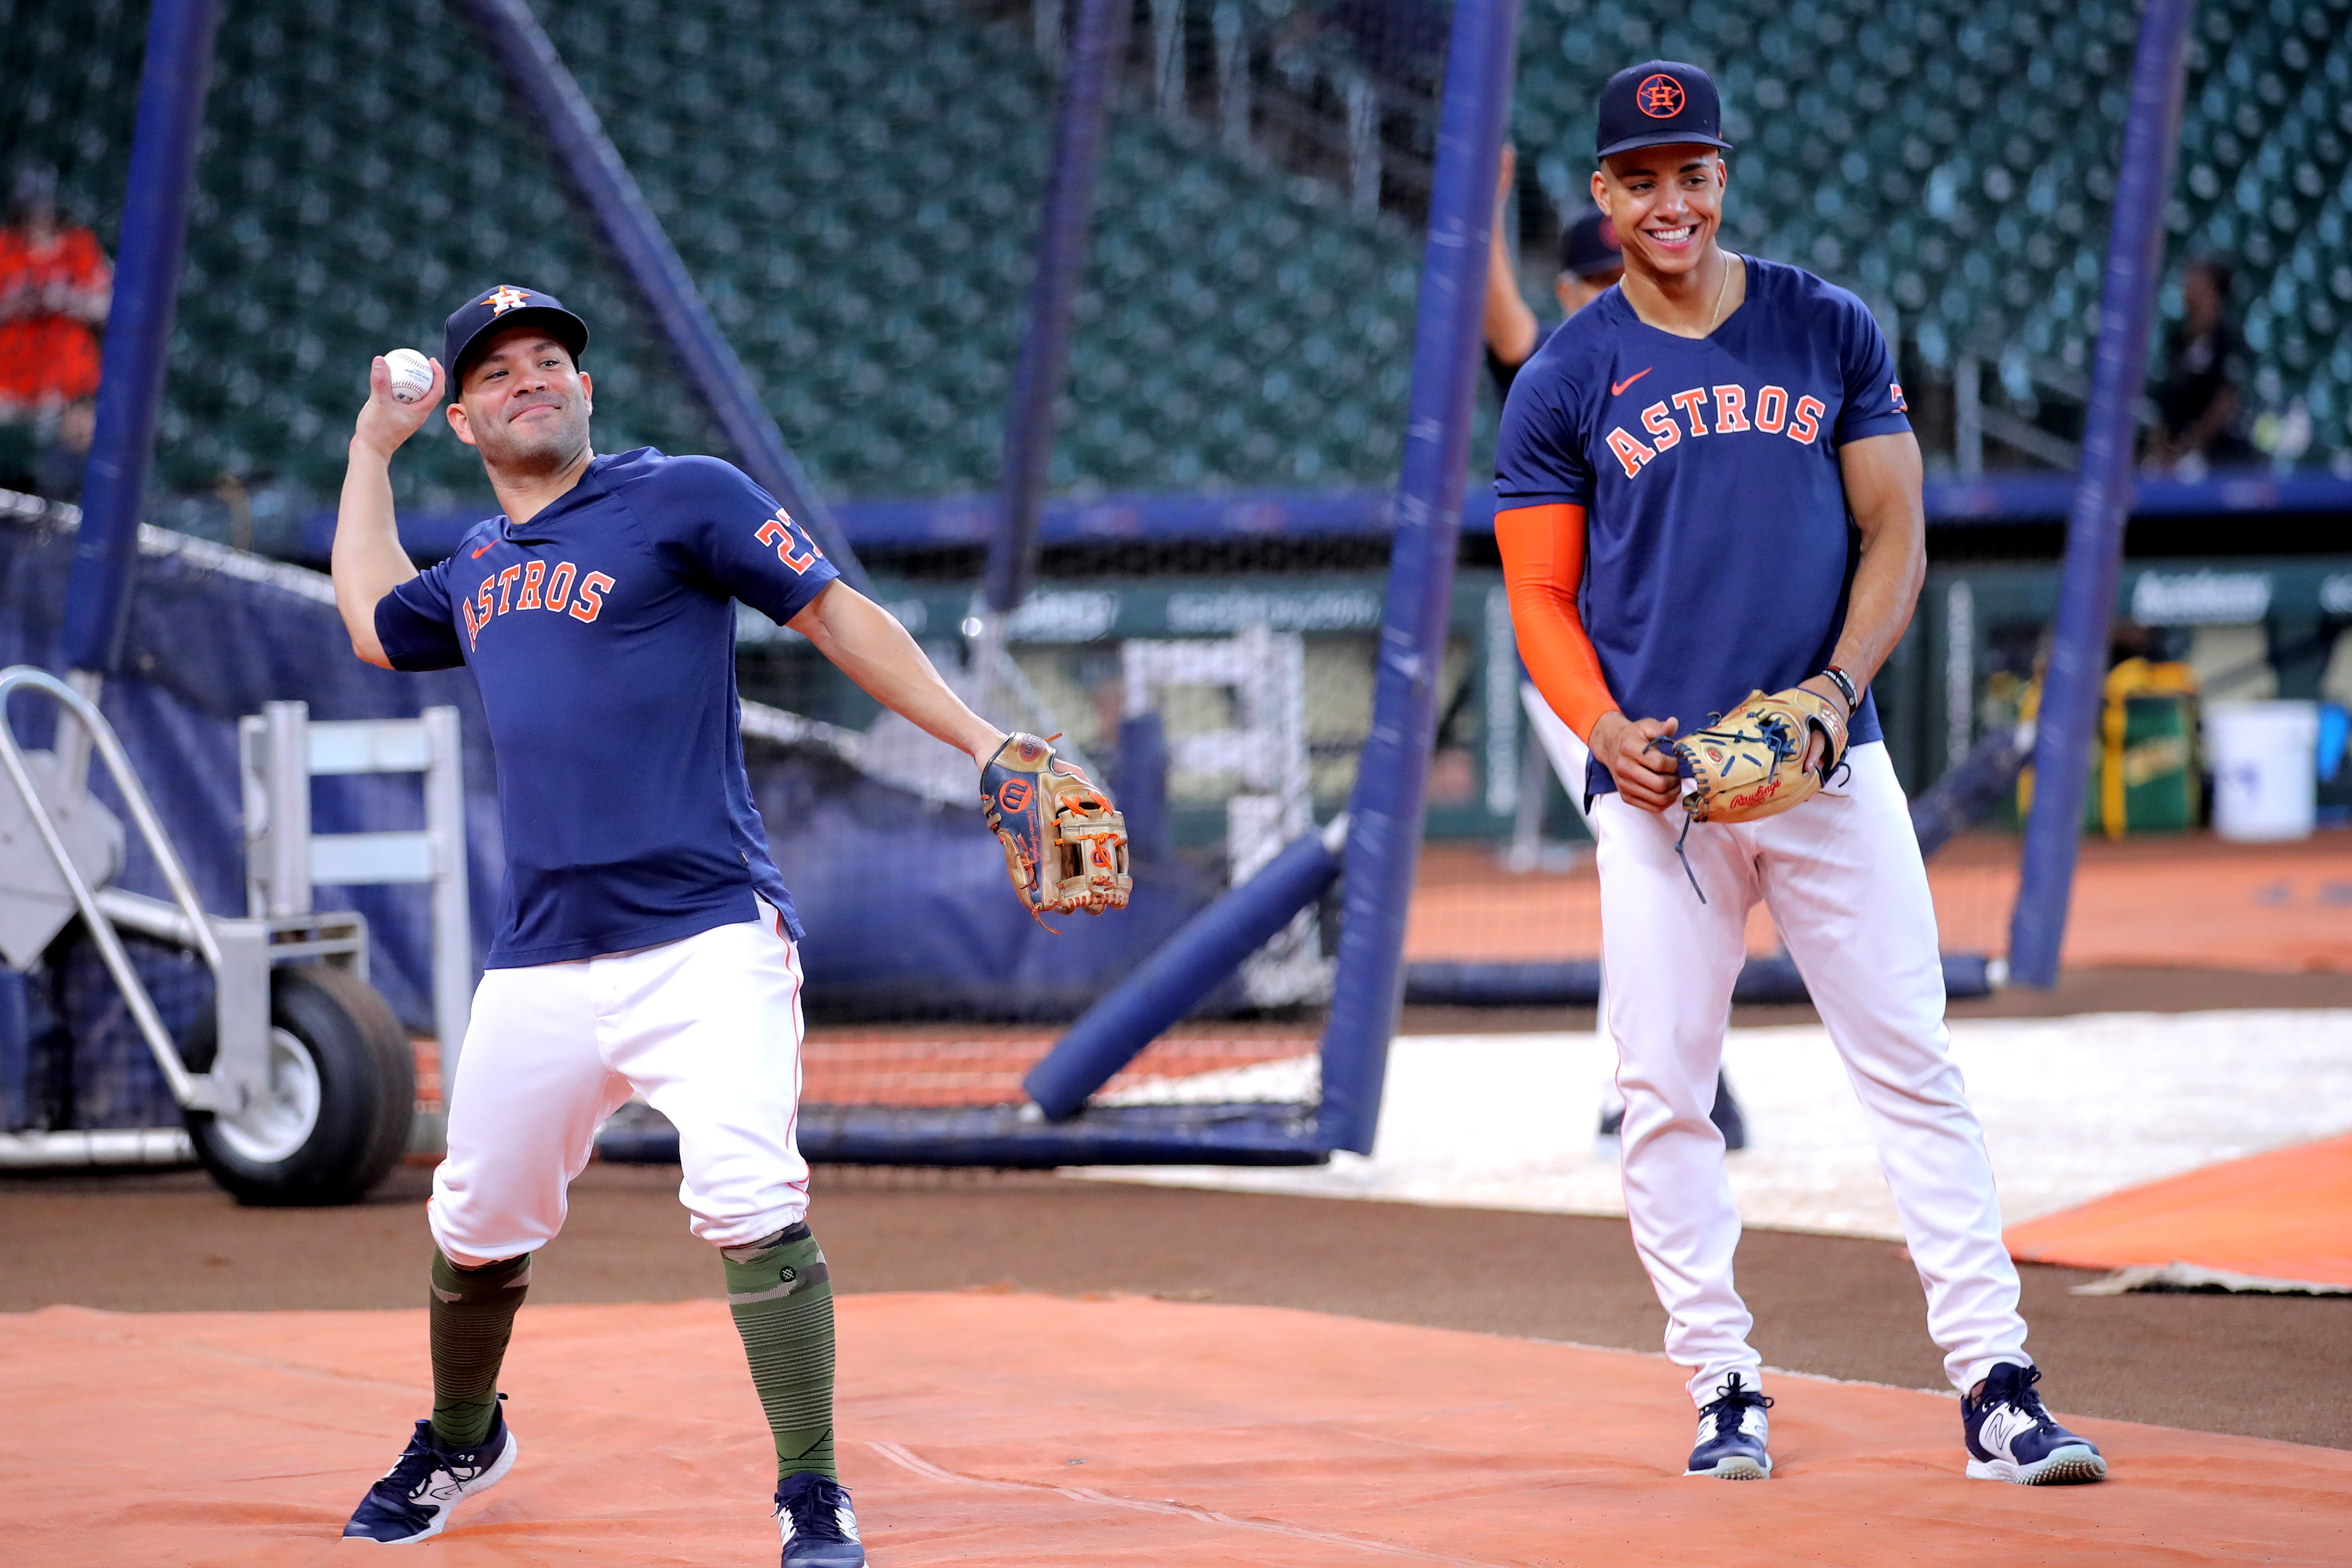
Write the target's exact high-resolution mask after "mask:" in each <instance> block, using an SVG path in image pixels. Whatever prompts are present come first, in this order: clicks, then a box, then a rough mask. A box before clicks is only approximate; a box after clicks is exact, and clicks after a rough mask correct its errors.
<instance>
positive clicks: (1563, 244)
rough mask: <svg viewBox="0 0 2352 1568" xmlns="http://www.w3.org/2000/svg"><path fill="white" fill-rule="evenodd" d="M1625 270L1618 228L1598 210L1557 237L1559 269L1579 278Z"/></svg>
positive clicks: (1595, 209)
mask: <svg viewBox="0 0 2352 1568" xmlns="http://www.w3.org/2000/svg"><path fill="white" fill-rule="evenodd" d="M1624 268H1625V247H1624V246H1623V245H1622V244H1620V243H1619V242H1618V239H1617V225H1614V224H1612V223H1611V222H1610V221H1609V215H1608V214H1606V213H1603V212H1602V211H1601V209H1600V208H1598V207H1589V208H1587V209H1586V210H1585V213H1584V215H1583V216H1582V217H1580V218H1578V219H1577V220H1576V221H1575V222H1574V223H1572V224H1570V225H1568V227H1567V228H1566V229H1565V230H1563V231H1562V232H1561V234H1560V236H1559V269H1560V270H1561V271H1562V272H1568V273H1573V274H1575V275H1576V276H1577V277H1596V276H1598V275H1599V274H1601V273H1603V272H1622V271H1623V270H1624Z"/></svg>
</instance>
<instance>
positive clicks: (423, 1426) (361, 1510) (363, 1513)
mask: <svg viewBox="0 0 2352 1568" xmlns="http://www.w3.org/2000/svg"><path fill="white" fill-rule="evenodd" d="M501 1397H503V1396H501ZM514 1462H515V1440H514V1434H513V1433H512V1432H509V1431H508V1430H507V1414H506V1412H505V1411H504V1410H503V1409H500V1410H498V1411H496V1412H495V1413H494V1414H493V1415H492V1416H491V1417H490V1435H489V1436H488V1437H485V1438H483V1439H482V1441H481V1442H480V1444H479V1445H478V1446H477V1447H474V1448H443V1447H441V1446H440V1444H438V1443H436V1441H434V1438H433V1423H432V1422H430V1421H419V1422H418V1423H417V1424H416V1435H415V1437H411V1438H409V1439H408V1448H406V1450H405V1451H404V1452H403V1453H402V1454H401V1456H400V1462H399V1463H398V1464H396V1465H394V1466H393V1467H392V1469H390V1470H389V1471H387V1472H386V1473H385V1475H384V1478H383V1479H382V1480H380V1481H378V1482H376V1483H375V1485H373V1486H372V1487H370V1488H368V1494H367V1496H365V1497H363V1498H362V1499H360V1506H359V1507H358V1508H357V1509H356V1510H354V1511H352V1521H351V1522H350V1523H349V1524H347V1525H345V1526H343V1539H344V1540H346V1541H373V1542H379V1543H380V1544H382V1545H385V1546H404V1545H406V1544H407V1543H408V1542H412V1541H423V1540H424V1539H425V1538H426V1537H427V1536H431V1535H438V1534H440V1533H441V1527H442V1526H443V1525H445V1524H446V1523H448V1522H449V1511H450V1509H452V1508H454V1507H455V1506H457V1503H458V1501H459V1500H462V1499H465V1498H469V1497H472V1496H473V1495H474V1494H475V1493H476V1492H479V1491H487V1490H489V1489H490V1488H492V1487H494V1486H496V1485H498V1484H499V1480H500V1479H503V1478H504V1477H505V1475H506V1473H507V1472H508V1471H509V1470H510V1469H514Z"/></svg>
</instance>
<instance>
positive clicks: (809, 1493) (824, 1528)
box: [776, 1470, 866, 1568]
mask: <svg viewBox="0 0 2352 1568" xmlns="http://www.w3.org/2000/svg"><path fill="white" fill-rule="evenodd" d="M776 1525H777V1528H778V1529H779V1530H781V1531H782V1532H783V1537H784V1562H783V1568H866V1548H865V1547H864V1546H863V1545H861V1544H860V1543H859V1542H858V1539H857V1514H856V1511H855V1510H854V1509H852V1508H851V1507H850V1506H849V1489H848V1488H847V1487H845V1486H843V1485H842V1484H841V1483H840V1482H839V1481H837V1480H835V1479H833V1478H832V1477H831V1476H825V1475H819V1474H818V1473H817V1472H816V1471H814V1470H803V1471H801V1472H800V1473H799V1474H797V1475H791V1476H786V1477H785V1478H784V1483H783V1485H782V1486H780V1487H778V1488H777V1489H776Z"/></svg>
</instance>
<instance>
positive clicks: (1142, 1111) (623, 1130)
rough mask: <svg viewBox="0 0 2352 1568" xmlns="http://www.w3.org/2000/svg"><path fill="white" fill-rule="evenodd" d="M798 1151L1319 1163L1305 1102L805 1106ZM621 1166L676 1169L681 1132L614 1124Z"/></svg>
mask: <svg viewBox="0 0 2352 1568" xmlns="http://www.w3.org/2000/svg"><path fill="white" fill-rule="evenodd" d="M798 1142H799V1144H800V1150H801V1154H802V1155H803V1156H804V1157H805V1158H807V1159H808V1160H809V1161H810V1162H811V1163H813V1164H816V1165H845V1166H991V1167H993V1168H995V1169H998V1170H1051V1169H1053V1168H1054V1167H1055V1166H1169V1165H1186V1166H1319V1165H1321V1164H1323V1163H1324V1162H1325V1161H1326V1160H1328V1159H1329V1158H1330V1152H1329V1151H1328V1150H1327V1149H1325V1148H1324V1147H1323V1146H1322V1145H1320V1144H1318V1143H1317V1142H1316V1135H1315V1114H1314V1112H1313V1110H1312V1109H1311V1108H1310V1107H1308V1106H1305V1105H1119V1106H1110V1107H1105V1108H1101V1109H1097V1110H1091V1111H1088V1112H1087V1113H1086V1114H1085V1115H1084V1116H1082V1117H1080V1118H1078V1119H1077V1120H1076V1121H1073V1122H1061V1123H1055V1124H1041V1123H1037V1122H1034V1121H1027V1120H1024V1118H1023V1115H1022V1113H1021V1110H1020V1108H1019V1107H1016V1106H1012V1105H983V1106H941V1107H931V1106H919V1107H915V1106H908V1107H899V1106H880V1105H847V1106H845V1105H803V1107H802V1108H801V1120H800V1129H799V1133H798ZM596 1153H597V1155H598V1156H599V1157H600V1158H603V1159H605V1160H609V1161H612V1162H614V1164H618V1165H660V1166H674V1165H676V1164H677V1129H676V1128H674V1127H670V1126H667V1125H665V1124H661V1123H659V1122H653V1123H651V1124H639V1125H634V1126H631V1125H624V1124H617V1123H616V1124H614V1126H612V1127H608V1128H606V1129H605V1131H604V1134H602V1135H601V1136H600V1137H598V1138H597V1140H596Z"/></svg>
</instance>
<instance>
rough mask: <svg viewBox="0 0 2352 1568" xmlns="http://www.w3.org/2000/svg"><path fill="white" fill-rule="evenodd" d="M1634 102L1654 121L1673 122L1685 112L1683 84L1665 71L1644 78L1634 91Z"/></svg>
mask: <svg viewBox="0 0 2352 1568" xmlns="http://www.w3.org/2000/svg"><path fill="white" fill-rule="evenodd" d="M1633 101H1634V102H1635V103H1637V104H1639V105H1640V106H1641V109H1642V112H1643V114H1646V115H1648V116H1649V117H1650V118H1651V119H1653V120H1672V119H1673V118H1674V117H1675V115H1677V114H1680V113H1681V112H1682V111H1683V84H1682V83H1680V82H1678V81H1676V80H1675V78H1672V77H1670V76H1668V75H1666V74H1665V73H1664V71H1660V72H1659V73H1658V74H1657V75H1656V76H1652V77H1643V78H1642V85H1641V86H1640V87H1637V88H1635V89H1633Z"/></svg>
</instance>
